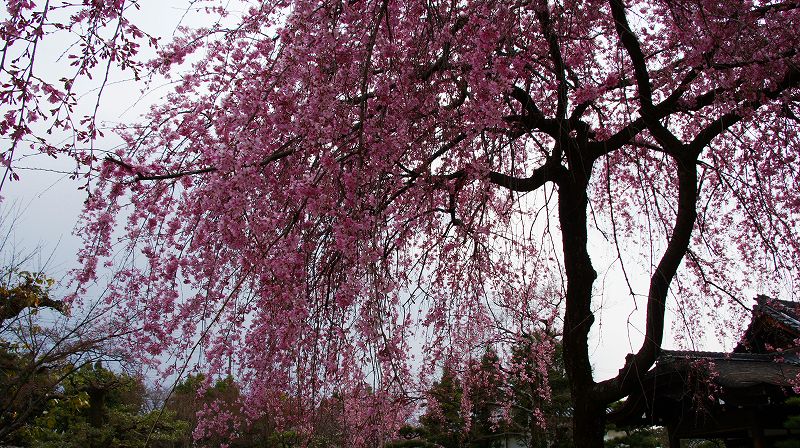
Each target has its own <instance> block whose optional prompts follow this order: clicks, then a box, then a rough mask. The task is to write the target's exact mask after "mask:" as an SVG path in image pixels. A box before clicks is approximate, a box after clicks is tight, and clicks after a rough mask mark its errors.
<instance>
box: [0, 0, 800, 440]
mask: <svg viewBox="0 0 800 448" xmlns="http://www.w3.org/2000/svg"><path fill="white" fill-rule="evenodd" d="M34 3H36V4H34ZM244 3H246V5H247V6H246V7H245V8H244V9H243V10H242V11H243V12H242V13H241V17H238V18H236V22H237V25H236V26H235V27H228V26H222V25H217V26H214V25H212V26H209V27H207V28H203V29H193V30H185V31H184V32H183V34H181V35H180V36H179V37H177V38H176V39H175V40H174V41H173V42H172V43H169V44H168V45H166V46H164V47H162V48H161V49H160V50H159V57H158V58H156V59H155V60H153V61H151V62H150V63H149V65H148V66H147V68H149V69H150V70H154V71H157V72H159V73H163V74H172V76H173V77H175V76H177V75H176V74H175V73H177V72H176V71H175V69H176V68H178V67H183V68H184V69H185V68H186V67H187V66H189V65H190V66H191V69H190V70H188V71H186V72H185V73H183V74H182V75H181V76H180V77H179V78H176V79H177V81H178V84H177V87H175V91H174V93H172V94H170V95H169V97H168V100H167V101H165V102H164V103H163V104H161V105H159V106H157V107H155V108H153V109H152V111H151V112H150V113H149V114H148V115H147V117H146V119H145V121H143V122H142V123H141V124H140V125H138V126H136V127H131V128H128V129H127V130H126V131H124V133H123V135H124V138H125V141H126V145H125V146H124V147H123V148H121V149H119V150H118V151H116V152H115V153H113V154H109V155H108V156H101V155H100V154H99V153H98V152H97V151H91V150H90V151H88V152H80V153H78V155H79V157H78V158H79V160H80V161H81V162H82V163H87V164H92V169H93V170H94V171H92V172H93V174H96V176H97V179H96V181H95V182H93V183H92V184H91V187H90V190H91V195H90V197H89V200H88V201H87V205H86V211H85V215H84V221H83V227H82V230H81V235H83V237H84V238H85V241H86V247H85V249H84V250H83V252H82V253H81V260H82V262H83V266H84V267H83V270H82V271H81V272H80V273H79V274H78V280H79V281H80V282H82V283H83V284H86V283H88V282H90V281H92V280H94V279H95V277H96V276H97V274H98V271H99V269H100V266H101V265H102V264H103V263H104V262H108V261H109V260H112V257H113V256H114V254H115V253H117V252H122V253H127V254H130V256H129V257H127V258H123V260H122V261H120V259H119V258H117V259H116V261H115V263H116V265H115V266H114V269H115V271H116V274H115V277H114V279H113V282H112V284H111V286H110V288H111V289H110V291H111V292H110V294H109V296H108V303H114V304H115V306H117V307H118V308H117V309H116V313H117V316H118V318H119V319H120V321H121V322H127V324H128V325H132V326H140V327H141V331H137V332H135V333H133V335H132V339H131V345H132V347H135V348H136V349H137V350H138V351H139V353H140V354H142V355H143V357H149V356H153V355H155V356H157V357H158V359H162V360H163V359H167V358H169V359H170V361H168V364H169V362H171V360H172V359H173V358H171V357H175V358H177V359H185V358H186V357H190V358H197V357H198V356H201V357H202V359H203V360H205V361H207V363H208V366H209V368H210V370H211V371H212V372H216V373H226V372H229V371H231V370H233V371H234V373H235V376H236V377H237V378H239V379H241V381H242V382H243V384H244V387H243V390H244V391H245V394H243V398H242V399H243V400H245V401H244V403H243V404H244V406H245V408H246V409H247V410H249V412H250V413H251V417H252V418H257V417H258V416H259V415H260V414H261V413H263V412H279V411H281V410H282V409H283V410H285V408H286V406H285V404H284V403H285V401H286V400H295V401H296V403H295V404H296V407H295V409H298V410H305V411H301V412H298V413H297V414H296V415H295V416H294V417H295V418H299V419H300V420H299V421H301V422H302V421H311V420H303V419H304V418H305V417H304V413H303V412H308V413H310V412H311V411H312V410H313V409H314V404H315V403H318V402H319V400H320V399H321V397H325V396H330V395H331V394H334V393H336V394H339V395H340V396H342V397H344V400H345V402H346V407H347V412H346V413H345V416H346V417H345V418H347V419H351V420H352V421H350V422H349V423H350V425H348V426H347V427H349V428H352V432H353V433H352V434H350V435H349V436H348V437H351V439H350V440H351V442H352V443H353V444H358V443H365V444H366V443H368V442H366V440H367V439H360V438H359V437H361V436H362V435H365V434H373V435H374V434H375V431H378V430H379V429H380V431H379V432H380V433H381V434H384V435H385V436H386V437H388V436H389V435H390V434H391V432H392V431H393V430H394V429H395V428H397V426H398V425H399V424H401V423H402V422H403V420H404V419H405V418H407V416H408V415H409V412H413V407H412V406H410V404H413V403H414V398H416V397H418V395H419V393H420V391H422V390H424V385H425V384H426V382H427V381H428V380H430V375H432V374H433V373H434V372H435V369H436V366H440V365H441V363H442V362H445V363H448V364H452V365H453V366H456V367H454V368H458V367H457V366H464V365H469V363H470V360H475V359H479V357H480V355H481V354H482V353H483V351H484V347H486V346H487V345H495V346H496V347H503V344H516V343H519V342H520V340H522V339H525V338H531V337H533V336H532V335H534V334H536V332H538V331H540V330H541V329H542V328H543V327H547V328H548V329H552V328H555V327H561V326H562V324H560V323H558V322H563V327H564V328H563V331H564V335H565V338H564V350H565V361H566V368H567V373H568V375H569V377H570V381H571V384H572V386H573V398H574V399H577V400H578V404H577V405H576V411H575V412H576V421H579V420H580V419H581V418H583V415H584V414H582V412H584V409H585V412H587V413H590V412H598V411H597V409H604V407H603V406H604V405H603V406H599V405H594V404H591V403H588V402H587V403H588V404H586V405H585V406H584V405H582V404H581V402H580V399H581V397H576V396H575V394H574V391H575V390H576V388H577V387H584V388H585V391H586V393H585V394H583V395H585V396H586V397H591V399H592V400H594V401H592V403H594V402H598V403H599V402H605V403H606V404H607V403H609V402H610V401H612V400H615V399H619V398H621V397H623V396H625V395H626V391H627V390H629V388H630V387H631V381H632V380H631V378H633V377H634V376H635V375H629V374H630V373H631V372H638V371H645V370H647V368H648V367H649V366H650V365H651V364H652V362H653V360H654V358H655V356H656V355H657V352H658V349H659V348H660V345H661V339H662V334H663V330H664V320H665V317H664V308H665V306H666V305H665V303H666V302H668V301H669V300H675V301H682V306H681V310H683V312H684V314H683V315H682V318H683V319H684V321H685V323H687V325H691V324H690V322H692V321H693V320H694V319H699V318H700V317H702V316H703V315H704V313H706V310H708V309H712V308H713V309H717V308H721V307H723V305H724V304H725V303H727V302H728V301H729V299H730V298H733V299H736V300H739V301H742V291H750V290H751V289H760V290H762V291H765V292H773V293H774V292H776V291H773V290H771V289H769V288H772V287H773V286H771V285H775V286H774V288H779V287H786V286H788V287H791V286H793V282H794V281H795V279H796V278H797V271H796V268H795V266H797V265H798V261H799V259H798V257H800V239H798V235H797V228H798V227H797V225H798V222H797V220H798V217H800V214H798V212H800V196H798V194H797V191H798V187H799V185H798V182H799V181H800V173H798V168H800V165H798V160H797V157H798V149H799V148H800V146H799V145H798V143H799V142H798V139H799V138H800V137H798V126H799V125H800V119H798V115H800V92H799V91H798V89H797V87H798V84H800V56H798V54H797V52H798V48H800V33H798V32H797V30H798V29H800V4H798V3H797V2H794V1H791V0H785V1H744V2H726V1H720V2H718V1H707V0H650V1H638V0H637V1H634V0H630V1H627V2H623V1H622V0H610V1H606V0H602V1H600V0H588V1H578V0H566V1H550V2H548V1H538V0H533V1H523V0H520V1H491V0H468V1H460V2H450V1H418V0H409V1H389V0H361V1H348V2H344V1H337V0H332V1H305V0H295V1H291V2H290V1H262V2H257V1H252V2H244ZM37 4H38V2H24V1H23V2H19V1H17V2H12V3H11V5H10V6H9V12H10V14H11V17H12V19H11V20H10V21H8V22H7V23H6V24H5V27H6V28H5V31H4V33H5V34H4V36H6V42H7V44H6V47H8V45H9V42H11V41H10V40H9V38H8V37H7V36H10V35H12V34H14V33H23V32H25V30H28V32H30V30H31V29H33V28H31V27H34V28H35V26H36V25H35V22H36V20H37V19H36V18H35V17H34V18H32V19H31V16H30V11H32V10H33V9H35V8H36V7H39V8H41V5H39V6H37ZM125 7H126V6H125V2H123V1H118V2H86V6H85V8H86V11H88V12H87V15H85V16H75V17H73V19H72V22H71V23H72V25H70V26H77V25H76V24H78V23H81V22H82V21H86V20H101V21H104V22H103V25H105V26H107V25H108V24H109V23H111V24H112V25H113V24H114V23H117V22H118V23H119V24H120V25H119V26H118V28H117V29H118V32H119V33H122V34H121V36H122V40H120V38H119V35H114V36H113V38H114V40H106V41H103V42H112V44H110V45H106V47H104V48H106V51H109V52H110V53H109V54H106V55H105V56H103V55H100V56H98V57H99V58H100V59H102V58H103V57H106V58H110V61H114V62H121V63H123V64H126V63H127V64H133V63H131V62H130V59H131V58H132V57H133V55H134V54H135V51H134V52H129V53H127V54H124V53H122V48H125V42H126V38H125V36H127V35H128V34H130V36H131V39H133V40H134V41H135V40H136V39H139V40H141V39H144V38H145V37H143V35H142V34H141V32H139V31H138V30H137V29H135V28H132V25H130V24H128V23H127V21H125V20H124V19H122V17H123V16H122V15H120V14H121V11H124V8H125ZM45 8H46V6H45ZM214 11H215V12H216V13H218V14H223V13H224V10H222V9H219V10H214ZM93 14H94V15H93ZM25 21H29V22H30V23H32V24H33V25H31V24H26V23H24V22H25ZM115 21H116V22H115ZM26 27H27V28H26ZM39 29H41V28H39ZM32 33H33V35H35V34H36V32H35V31H34V32H32ZM126 33H128V34H126ZM11 43H13V42H11ZM96 45H98V44H97V43H92V42H89V43H87V45H86V48H87V49H91V51H96V48H97V47H96ZM128 45H129V46H128V48H130V46H131V45H135V44H132V43H130V42H129V43H128ZM109 48H110V50H109ZM87 51H88V50H87ZM4 54H5V53H4ZM78 60H81V61H84V60H85V59H80V58H79V59H78ZM89 60H92V59H91V58H90V59H89ZM4 64H8V62H4ZM7 67H11V65H8V66H6V65H4V66H3V70H4V76H6V77H8V76H9V75H8V73H11V72H9V69H8V68H7ZM81 67H82V66H81ZM139 68H142V67H141V66H140V67H139ZM14 76H17V77H16V78H14ZM11 77H12V78H13V79H14V80H15V83H14V87H10V88H9V87H4V90H3V91H2V92H0V95H5V96H2V97H0V98H2V101H3V104H4V105H6V106H9V107H10V108H11V111H10V112H9V113H8V114H6V118H5V120H4V121H3V123H2V126H0V132H2V134H3V135H4V136H5V137H7V138H9V139H10V140H11V141H13V142H14V145H16V144H17V143H18V140H19V138H21V136H22V135H25V134H26V133H30V132H32V131H30V130H29V129H28V128H26V127H25V126H26V120H30V119H31V116H30V114H31V113H32V112H31V111H32V110H34V107H38V106H33V105H31V102H32V101H39V102H41V101H44V100H45V99H47V96H48V95H50V97H51V98H50V100H51V102H54V103H56V104H59V102H61V101H68V100H67V99H66V98H68V97H69V96H70V95H71V93H70V91H69V85H70V84H69V81H68V80H67V82H66V83H65V89H62V88H56V87H53V86H50V87H46V86H43V85H42V86H40V87H37V89H38V91H36V92H33V91H27V92H24V91H23V92H22V93H20V90H19V89H20V88H22V87H20V86H24V85H28V86H30V85H34V84H35V83H34V81H33V79H35V77H30V76H29V79H27V80H26V79H23V78H20V76H18V75H14V74H13V73H12V74H11ZM4 79H5V78H4ZM17 83H22V84H20V85H19V86H18V85H17ZM14 89H17V90H14ZM29 89H32V88H29ZM48 92H49V93H48ZM62 98H65V99H63V100H62ZM20 102H21V104H20ZM59 107H60V106H59ZM33 113H34V114H35V112H33ZM55 113H56V115H58V113H61V112H59V111H58V109H56V111H55ZM45 115H46V114H45ZM59 125H65V124H64V123H59ZM84 125H85V123H84ZM75 128H76V129H79V132H81V134H80V135H79V138H82V139H86V140H87V141H92V139H93V138H94V137H95V136H94V134H93V133H92V128H91V126H89V130H88V131H87V130H86V129H85V128H82V127H81V125H75ZM90 146H91V145H90ZM44 148H45V149H47V150H50V151H58V148H53V147H52V146H44ZM12 151H13V148H12ZM5 160H6V163H11V156H10V155H7V156H6V158H5ZM98 161H99V162H98ZM100 162H101V163H100ZM589 229H596V230H597V231H598V232H597V234H598V235H600V236H602V237H604V238H605V243H602V244H606V245H605V246H603V247H605V248H607V249H608V250H609V251H611V252H614V253H615V255H614V256H615V257H616V258H617V259H618V261H619V262H621V263H622V266H626V263H628V264H630V265H633V266H639V267H641V270H643V271H644V272H645V273H646V275H648V276H651V281H650V284H649V289H648V290H647V291H640V290H638V289H637V288H636V287H633V286H632V291H631V293H632V299H633V298H634V297H635V295H634V293H636V294H639V295H642V296H644V297H645V300H646V302H647V322H646V324H645V331H646V337H645V343H644V344H643V346H642V349H641V350H640V351H639V352H638V353H637V354H636V356H631V357H630V358H629V359H628V360H627V362H626V365H625V367H623V369H622V370H621V371H620V376H619V377H617V378H614V379H611V380H608V381H604V382H601V383H595V382H594V381H593V380H592V377H591V368H590V366H589V360H588V353H587V348H586V344H587V339H586V338H587V335H588V332H589V329H590V328H591V325H592V310H594V309H596V305H597V304H595V305H592V295H593V294H594V293H595V292H596V289H597V288H598V286H597V285H595V284H594V281H595V277H596V274H595V270H594V268H593V266H592V264H591V260H590V258H589V252H588V249H587V246H588V240H587V239H588V236H587V235H588V232H589ZM592 231H594V230H592ZM637 263H638V265H637ZM626 272H627V271H626ZM626 275H627V273H626ZM562 278H563V279H564V281H565V282H564V288H563V290H561V289H560V288H559V289H558V290H557V291H556V292H553V291H550V290H548V287H549V285H551V284H552V281H553V280H554V279H559V282H560V279H562ZM673 279H675V281H673ZM670 288H672V292H673V293H675V292H676V291H678V293H677V294H674V295H671V296H670V295H668V292H669V291H670ZM748 288H751V289H748ZM765 288H766V290H765ZM634 290H635V291H634ZM548 291H549V292H548ZM562 296H563V298H564V301H563V302H562V301H561V300H559V297H562ZM676 296H677V297H676ZM119 303H122V304H123V305H121V306H120V305H118V304H119ZM560 314H563V315H564V318H563V321H562V320H561V318H560V317H558V316H559V315H560ZM554 322H556V323H554ZM719 327H720V328H722V327H723V325H719ZM137 328H138V327H137ZM507 346H508V345H506V347H507ZM551 351H552V347H551V345H549V344H546V345H542V346H541V347H540V348H539V349H534V350H532V352H531V356H532V357H533V358H535V359H536V360H537V361H539V362H540V365H542V366H543V367H542V369H543V372H546V365H547V363H546V361H545V360H546V359H547V358H548V357H549V355H550V354H551ZM501 352H502V348H501ZM175 365H176V366H178V367H176V369H177V370H180V366H181V364H180V363H176V364H175ZM511 368H513V366H511ZM367 384H368V386H367ZM467 387H468V386H467ZM465 395H466V394H465ZM588 399H589V398H587V400H588ZM465 405H466V406H468V405H469V404H468V403H465ZM600 412H602V411H600ZM211 413H212V414H213V412H211ZM227 425H228V422H225V416H224V415H222V413H217V414H216V415H215V418H214V419H211V420H209V425H208V426H207V429H208V430H209V431H213V430H216V429H221V428H227V427H228V426H227ZM580 440H581V439H580V437H578V438H576V443H580ZM359 441H360V442H359ZM587 446H588V445H587Z"/></svg>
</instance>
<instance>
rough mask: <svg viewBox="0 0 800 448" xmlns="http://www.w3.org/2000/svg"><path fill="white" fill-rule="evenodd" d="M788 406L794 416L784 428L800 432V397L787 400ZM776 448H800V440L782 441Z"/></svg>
mask: <svg viewBox="0 0 800 448" xmlns="http://www.w3.org/2000/svg"><path fill="white" fill-rule="evenodd" d="M786 406H787V407H788V408H790V409H792V410H793V413H792V415H789V417H788V418H787V419H786V421H785V422H784V423H783V427H784V428H786V429H791V430H795V431H797V430H800V397H790V398H787V399H786ZM775 447H776V448H800V440H782V441H780V442H777V443H776V444H775Z"/></svg>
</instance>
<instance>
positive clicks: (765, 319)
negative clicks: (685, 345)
mask: <svg viewBox="0 0 800 448" xmlns="http://www.w3.org/2000/svg"><path fill="white" fill-rule="evenodd" d="M797 386H800V304H797V303H793V302H785V301H780V300H773V299H770V298H768V297H766V296H759V297H758V298H757V299H756V306H755V307H754V308H753V317H752V320H751V322H750V326H749V327H748V329H747V331H746V332H745V334H744V335H743V337H742V339H741V342H740V343H739V345H738V346H737V347H736V348H735V349H734V351H733V352H731V353H717V352H694V351H666V350H665V351H663V352H662V354H661V356H660V357H659V359H658V361H657V362H656V364H655V366H654V367H653V369H651V370H650V372H648V373H647V374H646V375H645V377H644V379H643V381H642V384H641V387H640V388H639V389H637V390H636V392H635V393H633V394H631V395H630V396H629V397H628V399H627V400H626V401H625V404H624V405H623V406H622V407H621V408H620V409H618V410H616V411H614V412H612V413H610V414H609V421H610V422H612V423H616V424H617V425H659V426H665V427H666V428H667V431H668V433H669V437H670V447H671V448H675V447H679V446H680V440H681V439H720V440H724V441H725V444H726V446H727V447H729V448H735V447H756V448H761V447H771V446H774V445H775V444H776V443H777V442H778V441H779V440H800V431H798V430H794V431H793V430H790V429H787V428H786V427H785V426H784V423H785V422H786V420H787V418H788V417H789V416H790V415H800V407H792V406H790V405H787V404H786V400H787V399H788V398H789V397H794V396H797V395H798V394H797V393H795V392H794V390H795V388H796V387H797Z"/></svg>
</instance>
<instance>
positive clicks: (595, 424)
mask: <svg viewBox="0 0 800 448" xmlns="http://www.w3.org/2000/svg"><path fill="white" fill-rule="evenodd" d="M572 399H573V403H574V406H575V407H574V411H573V415H572V441H573V443H574V445H575V446H576V447H581V448H583V447H586V448H602V447H603V446H604V440H603V436H604V435H605V432H606V418H605V417H606V415H605V414H606V413H605V406H603V405H601V404H600V403H598V402H597V400H596V399H595V398H594V397H591V396H583V397H582V396H580V395H578V396H575V395H573V397H572Z"/></svg>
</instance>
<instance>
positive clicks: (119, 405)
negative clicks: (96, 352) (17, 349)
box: [16, 363, 189, 448]
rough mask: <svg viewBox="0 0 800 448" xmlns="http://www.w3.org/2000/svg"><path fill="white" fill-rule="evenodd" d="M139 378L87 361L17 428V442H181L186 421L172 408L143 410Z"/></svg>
mask: <svg viewBox="0 0 800 448" xmlns="http://www.w3.org/2000/svg"><path fill="white" fill-rule="evenodd" d="M144 392H145V388H144V386H143V384H142V383H141V381H140V380H138V379H137V378H135V377H131V376H129V375H125V374H118V373H115V372H112V371H110V370H108V369H105V368H103V367H102V366H101V365H100V364H99V363H98V364H95V365H85V366H83V367H81V368H80V369H78V370H77V371H76V373H75V374H74V375H72V376H70V378H69V379H68V380H67V381H65V382H64V384H63V391H62V393H61V396H62V397H63V398H62V399H54V400H51V401H50V402H49V406H48V407H47V409H46V410H44V411H43V412H42V414H41V415H40V416H39V417H37V418H36V419H35V420H34V421H33V422H32V423H31V424H29V425H26V426H25V427H24V428H23V429H22V430H21V431H19V432H18V434H17V436H16V437H17V440H16V441H17V443H20V444H22V445H25V446H31V447H41V448H56V447H65V448H71V447H74V448H86V447H109V448H140V447H141V448H144V447H145V444H146V446H147V447H150V448H161V447H164V448H168V447H169V448H171V447H177V446H180V444H179V443H180V441H181V438H182V436H183V435H184V434H185V433H187V432H188V430H189V424H188V422H186V421H183V420H180V419H177V418H175V414H174V413H173V412H170V411H166V412H163V413H162V412H160V411H159V410H156V411H151V412H142V405H143V403H144Z"/></svg>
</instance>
